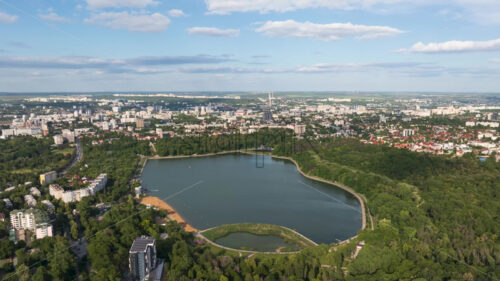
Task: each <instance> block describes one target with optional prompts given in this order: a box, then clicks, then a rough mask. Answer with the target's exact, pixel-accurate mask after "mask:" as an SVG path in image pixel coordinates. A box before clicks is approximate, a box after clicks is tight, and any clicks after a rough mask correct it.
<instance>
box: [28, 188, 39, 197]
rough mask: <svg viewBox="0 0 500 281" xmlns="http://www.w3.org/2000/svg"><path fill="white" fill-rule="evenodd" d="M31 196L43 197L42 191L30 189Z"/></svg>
mask: <svg viewBox="0 0 500 281" xmlns="http://www.w3.org/2000/svg"><path fill="white" fill-rule="evenodd" d="M30 194H31V195H33V196H36V197H40V196H41V195H42V193H41V192H40V190H38V188H36V187H32V188H30Z"/></svg>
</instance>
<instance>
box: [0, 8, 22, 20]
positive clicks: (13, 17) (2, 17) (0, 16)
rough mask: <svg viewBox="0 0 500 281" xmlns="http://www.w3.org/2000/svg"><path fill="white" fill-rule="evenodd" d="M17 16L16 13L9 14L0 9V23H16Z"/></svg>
mask: <svg viewBox="0 0 500 281" xmlns="http://www.w3.org/2000/svg"><path fill="white" fill-rule="evenodd" d="M17 18H18V17H17V16H16V15H9V14H6V13H4V12H2V11H0V23H15V22H16V21H17Z"/></svg>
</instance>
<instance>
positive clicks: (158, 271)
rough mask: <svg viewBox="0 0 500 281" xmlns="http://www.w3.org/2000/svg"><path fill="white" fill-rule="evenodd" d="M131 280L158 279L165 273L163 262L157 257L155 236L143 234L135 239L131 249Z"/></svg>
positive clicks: (147, 280) (153, 280)
mask: <svg viewBox="0 0 500 281" xmlns="http://www.w3.org/2000/svg"><path fill="white" fill-rule="evenodd" d="M129 269H130V280H134V281H143V280H144V281H156V280H160V279H161V276H162V273H163V262H162V261H160V262H159V263H158V260H157V258H156V241H155V239H154V238H153V237H148V236H141V237H138V238H136V239H135V240H134V243H133V244H132V247H130V251H129Z"/></svg>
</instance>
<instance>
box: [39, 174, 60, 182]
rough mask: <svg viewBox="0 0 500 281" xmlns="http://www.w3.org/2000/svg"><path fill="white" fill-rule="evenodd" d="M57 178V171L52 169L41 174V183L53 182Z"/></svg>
mask: <svg viewBox="0 0 500 281" xmlns="http://www.w3.org/2000/svg"><path fill="white" fill-rule="evenodd" d="M56 179H57V173H56V172H55V171H51V172H48V173H45V174H41V175H40V184H45V183H51V182H53V181H55V180H56Z"/></svg>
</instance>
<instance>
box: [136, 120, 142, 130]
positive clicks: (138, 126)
mask: <svg viewBox="0 0 500 281" xmlns="http://www.w3.org/2000/svg"><path fill="white" fill-rule="evenodd" d="M135 126H136V127H137V129H142V128H144V119H141V118H137V119H136V120H135Z"/></svg>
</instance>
